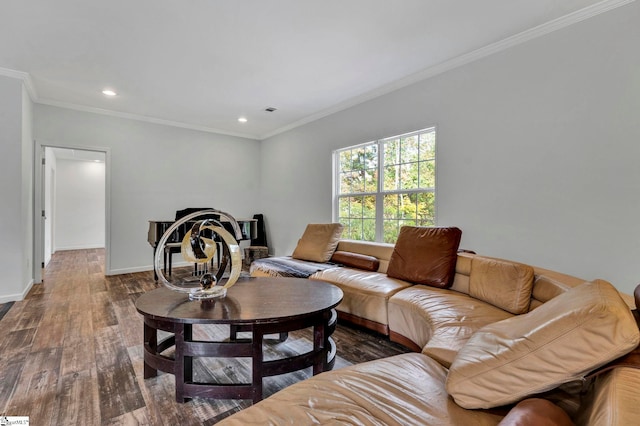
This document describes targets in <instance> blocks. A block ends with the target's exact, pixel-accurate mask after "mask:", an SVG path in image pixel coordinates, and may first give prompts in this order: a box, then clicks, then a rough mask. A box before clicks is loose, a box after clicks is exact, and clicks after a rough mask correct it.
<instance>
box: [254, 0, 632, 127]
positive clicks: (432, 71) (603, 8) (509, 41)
mask: <svg viewBox="0 0 640 426" xmlns="http://www.w3.org/2000/svg"><path fill="white" fill-rule="evenodd" d="M634 1H636V0H604V1H601V2H599V3H596V4H593V5H591V6H588V7H585V8H583V9H580V10H577V11H575V12H573V13H570V14H568V15H565V16H562V17H560V18H556V19H554V20H552V21H549V22H545V23H544V24H541V25H538V26H537V27H533V28H530V29H528V30H526V31H523V32H521V33H518V34H515V35H513V36H510V37H507V38H506V39H503V40H500V41H498V42H495V43H492V44H489V45H487V46H484V47H481V48H479V49H476V50H474V51H472V52H469V53H465V54H463V55H460V56H458V57H455V58H453V59H450V60H448V61H445V62H442V63H440V64H438V65H435V66H432V67H429V68H426V69H424V70H422V71H418V72H417V73H414V74H411V75H409V76H407V77H405V78H402V79H400V80H396V81H394V82H393V83H390V84H387V85H384V86H382V87H380V88H378V89H374V90H372V91H369V92H367V93H365V94H363V95H360V96H357V97H355V98H351V99H349V100H348V101H345V102H342V103H340V104H337V105H335V106H333V107H331V108H328V109H325V110H323V111H320V112H318V113H316V114H313V115H310V116H307V117H305V118H303V119H301V120H298V121H296V122H294V123H291V124H289V125H286V126H284V127H281V128H279V129H276V130H274V131H273V132H269V133H266V134H264V135H261V136H260V140H264V139H268V138H270V137H273V136H276V135H278V134H280V133H284V132H286V131H289V130H292V129H295V128H296V127H300V126H302V125H304V124H308V123H311V122H313V121H316V120H319V119H321V118H324V117H327V116H329V115H332V114H335V113H337V112H340V111H344V110H345V109H348V108H351V107H353V106H356V105H358V104H361V103H364V102H367V101H370V100H372V99H375V98H378V97H380V96H383V95H387V94H389V93H391V92H394V91H396V90H398V89H402V88H404V87H407V86H410V85H412V84H415V83H418V82H420V81H424V80H427V79H429V78H431V77H434V76H436V75H438V74H442V73H444V72H446V71H450V70H453V69H455V68H458V67H461V66H463V65H466V64H469V63H471V62H475V61H477V60H479V59H482V58H485V57H487V56H490V55H493V54H494V53H498V52H501V51H503V50H506V49H509V48H510V47H513V46H517V45H519V44H522V43H525V42H527V41H530V40H533V39H536V38H538V37H542V36H544V35H547V34H550V33H552V32H554V31H557V30H560V29H563V28H566V27H568V26H571V25H573V24H577V23H579V22H582V21H584V20H587V19H589V18H592V17H594V16H597V15H600V14H602V13H605V12H608V11H610V10H612V9H616V8H618V7H620V6H624V5H626V4H629V3H633V2H634Z"/></svg>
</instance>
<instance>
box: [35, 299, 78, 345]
mask: <svg viewBox="0 0 640 426" xmlns="http://www.w3.org/2000/svg"><path fill="white" fill-rule="evenodd" d="M68 318H69V312H68V310H66V309H57V307H56V308H53V309H49V310H48V311H47V312H45V315H44V316H43V318H42V321H40V325H38V331H37V332H36V335H35V336H34V338H33V344H32V346H31V350H32V351H39V350H42V349H46V348H56V347H61V346H62V345H63V342H64V334H65V328H66V326H67V320H68Z"/></svg>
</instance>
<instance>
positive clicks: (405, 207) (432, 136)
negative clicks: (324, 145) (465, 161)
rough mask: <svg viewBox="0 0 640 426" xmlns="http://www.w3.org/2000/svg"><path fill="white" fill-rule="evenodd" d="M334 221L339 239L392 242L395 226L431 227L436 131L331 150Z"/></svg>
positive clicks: (394, 235)
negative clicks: (341, 228)
mask: <svg viewBox="0 0 640 426" xmlns="http://www.w3.org/2000/svg"><path fill="white" fill-rule="evenodd" d="M333 157H334V196H333V215H334V221H338V222H340V223H342V224H343V225H344V228H345V229H344V231H343V233H342V237H343V238H348V239H352V240H365V241H382V242H387V243H395V241H396V238H397V237H398V232H399V231H400V227H401V226H403V225H411V226H434V225H435V223H436V218H435V202H436V194H435V188H436V130H435V127H431V128H428V129H423V130H418V131H415V132H411V133H405V134H403V135H398V136H393V137H390V138H385V139H380V140H377V141H373V142H368V143H364V144H361V145H356V146H351V147H348V148H343V149H339V150H336V151H334V153H333Z"/></svg>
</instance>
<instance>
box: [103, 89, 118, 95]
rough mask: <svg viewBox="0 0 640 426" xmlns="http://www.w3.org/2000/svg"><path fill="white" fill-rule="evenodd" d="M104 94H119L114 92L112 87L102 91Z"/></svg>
mask: <svg viewBox="0 0 640 426" xmlns="http://www.w3.org/2000/svg"><path fill="white" fill-rule="evenodd" d="M102 94H103V95H105V96H115V95H117V93H116V92H114V91H113V90H110V89H104V90H103V91H102Z"/></svg>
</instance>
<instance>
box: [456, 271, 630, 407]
mask: <svg viewBox="0 0 640 426" xmlns="http://www.w3.org/2000/svg"><path fill="white" fill-rule="evenodd" d="M639 334H640V333H639V331H638V327H637V325H636V322H635V320H634V318H633V315H632V313H631V311H630V310H629V307H628V306H627V305H626V303H625V302H624V301H623V300H622V298H621V297H620V295H619V294H618V291H617V290H616V289H615V288H614V287H613V286H612V285H611V284H609V283H608V282H606V281H601V280H596V281H594V282H591V283H584V284H582V285H580V286H578V287H575V288H572V289H571V290H568V291H567V292H566V293H564V294H561V295H558V296H556V297H555V298H553V299H551V300H550V301H548V302H547V303H545V304H543V305H541V306H540V307H538V308H536V309H535V310H533V311H531V312H529V313H527V314H523V315H517V316H514V317H512V318H509V319H506V320H503V321H500V322H497V323H495V324H491V325H488V326H486V327H483V328H482V329H480V330H478V331H477V332H476V333H475V334H474V335H473V336H471V338H470V339H469V341H468V342H467V343H466V345H465V346H464V347H463V348H462V349H460V351H459V352H458V354H457V356H456V358H455V359H454V360H453V363H452V364H451V368H450V370H449V376H448V378H447V391H448V392H449V394H450V395H451V396H452V397H453V398H454V400H455V401H456V402H457V403H458V404H459V405H461V406H462V407H465V408H492V407H497V406H501V405H505V404H510V403H513V402H516V401H519V400H521V399H523V398H526V397H527V396H529V395H533V394H537V393H541V392H545V391H548V390H551V389H554V388H556V387H557V386H559V385H561V384H563V383H568V382H571V381H574V380H578V379H581V378H582V377H584V375H585V374H586V373H588V372H589V371H591V370H593V369H595V368H597V367H599V366H601V365H604V364H606V363H607V362H609V361H611V360H613V359H615V358H618V357H619V356H622V355H624V354H626V353H627V352H629V351H631V350H632V349H633V348H635V347H636V346H637V345H638V342H639V341H640V335H639Z"/></svg>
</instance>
